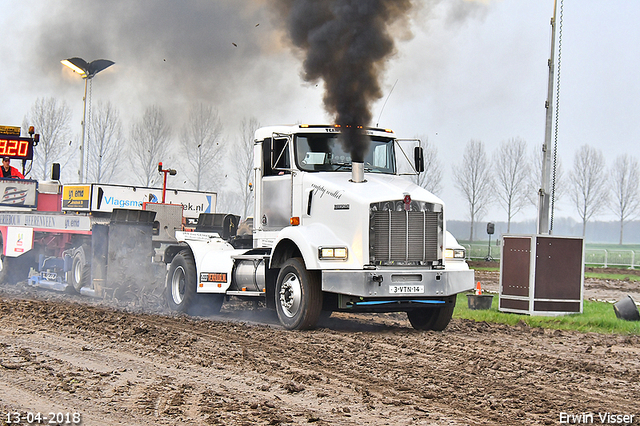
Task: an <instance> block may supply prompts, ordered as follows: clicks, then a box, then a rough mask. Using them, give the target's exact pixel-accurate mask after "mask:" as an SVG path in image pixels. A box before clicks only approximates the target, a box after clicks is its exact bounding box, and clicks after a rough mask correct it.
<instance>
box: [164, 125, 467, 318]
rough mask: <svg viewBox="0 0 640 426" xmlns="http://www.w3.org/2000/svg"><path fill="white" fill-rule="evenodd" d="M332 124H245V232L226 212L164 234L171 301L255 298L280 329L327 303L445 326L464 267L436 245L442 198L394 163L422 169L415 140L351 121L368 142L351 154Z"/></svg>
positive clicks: (185, 307)
mask: <svg viewBox="0 0 640 426" xmlns="http://www.w3.org/2000/svg"><path fill="white" fill-rule="evenodd" d="M344 130H345V129H342V128H340V127H339V126H326V125H295V126H276V127H265V128H261V129H259V130H257V131H256V133H255V141H254V171H255V180H254V182H255V185H254V202H255V203H254V204H255V213H254V224H253V229H252V234H251V235H249V236H245V237H242V236H238V235H235V231H236V229H237V225H238V218H237V217H236V216H232V215H223V214H213V215H200V219H199V220H198V228H196V230H195V232H176V238H177V240H178V243H177V244H173V245H170V246H169V247H168V248H167V249H166V251H165V253H164V260H165V262H167V264H168V273H167V279H166V296H167V302H168V304H169V306H170V307H171V308H172V309H174V310H176V311H180V312H187V313H193V312H201V311H199V309H201V308H205V309H207V310H208V311H209V312H216V311H219V310H220V308H221V306H222V304H223V302H224V300H225V298H228V297H230V296H237V297H241V298H244V299H249V300H251V299H253V300H260V299H262V300H263V301H265V302H266V305H267V307H271V308H275V309H276V311H277V314H278V318H279V320H280V322H281V324H282V325H283V326H284V327H285V328H287V329H308V328H313V327H314V326H315V325H316V323H317V321H318V319H319V318H320V317H321V315H327V314H330V313H331V312H334V311H347V312H406V313H407V316H408V319H409V321H410V322H411V324H412V326H413V327H414V328H416V329H419V330H443V329H444V328H445V327H446V326H447V324H448V323H449V321H450V319H451V315H452V313H453V308H454V306H455V301H456V294H458V293H461V292H464V291H467V290H471V289H473V286H474V272H473V270H470V269H469V268H468V266H467V265H466V262H464V251H463V250H446V248H447V247H446V246H445V238H446V237H445V235H446V227H445V211H444V203H443V202H442V201H441V200H440V199H439V198H438V197H436V196H435V195H433V194H431V193H429V192H428V191H426V190H425V189H423V188H421V187H419V186H418V185H415V184H414V183H412V182H411V180H410V179H408V178H407V177H406V176H403V175H402V173H401V171H402V170H401V169H402V166H401V165H402V163H403V162H404V163H405V164H411V168H413V171H414V172H422V171H423V168H424V165H423V160H422V150H421V148H420V147H417V146H416V147H414V151H413V152H412V153H411V155H410V156H409V155H407V152H406V151H407V150H406V148H404V149H403V142H402V141H401V140H399V139H397V138H396V137H395V136H394V133H393V132H391V131H390V130H385V129H377V128H368V129H362V132H363V133H364V134H365V135H366V137H367V138H368V139H369V149H368V151H367V153H366V155H365V156H364V161H362V162H355V161H354V162H352V161H351V155H350V153H349V150H348V149H346V148H345V147H343V144H342V138H343V136H342V132H343V131H344ZM410 157H411V160H409V158H410ZM445 252H450V253H452V255H453V253H455V257H458V258H457V259H455V261H450V262H447V259H446V256H445ZM452 260H453V259H452Z"/></svg>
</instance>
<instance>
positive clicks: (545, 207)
mask: <svg viewBox="0 0 640 426" xmlns="http://www.w3.org/2000/svg"><path fill="white" fill-rule="evenodd" d="M556 6H557V0H554V2H553V18H551V57H550V58H549V85H548V89H547V101H546V102H545V107H546V109H547V117H546V127H545V134H544V145H543V147H542V185H541V186H540V190H539V191H538V195H539V198H538V229H537V232H538V234H549V233H550V232H549V201H550V198H551V197H550V190H551V125H552V121H553V102H552V101H553V77H554V74H555V67H554V59H555V47H556Z"/></svg>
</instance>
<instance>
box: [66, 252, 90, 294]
mask: <svg viewBox="0 0 640 426" xmlns="http://www.w3.org/2000/svg"><path fill="white" fill-rule="evenodd" d="M90 253H91V249H90V248H89V246H88V245H86V244H83V245H82V246H80V247H78V248H77V249H76V250H75V252H74V253H73V263H72V266H71V271H70V274H69V283H70V284H71V285H72V286H73V288H74V289H75V290H76V291H77V292H78V293H79V292H80V289H81V288H82V287H87V286H89V284H90V281H91V263H90V262H89V254H90Z"/></svg>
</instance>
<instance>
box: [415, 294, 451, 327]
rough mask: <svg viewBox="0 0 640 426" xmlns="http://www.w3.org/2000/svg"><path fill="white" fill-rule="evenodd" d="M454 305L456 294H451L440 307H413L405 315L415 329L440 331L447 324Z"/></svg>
mask: <svg viewBox="0 0 640 426" xmlns="http://www.w3.org/2000/svg"><path fill="white" fill-rule="evenodd" d="M455 307H456V296H451V297H449V298H447V299H446V300H445V304H444V306H442V307H439V308H419V309H414V310H412V311H407V317H408V318H409V322H410V323H411V325H412V326H413V328H415V329H416V330H433V331H442V330H444V329H445V328H447V325H449V321H451V317H452V316H453V308H455Z"/></svg>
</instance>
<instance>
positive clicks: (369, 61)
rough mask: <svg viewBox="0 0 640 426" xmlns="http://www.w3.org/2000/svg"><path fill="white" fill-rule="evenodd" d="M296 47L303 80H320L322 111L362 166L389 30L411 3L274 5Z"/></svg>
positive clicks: (342, 0)
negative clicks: (338, 128)
mask: <svg viewBox="0 0 640 426" xmlns="http://www.w3.org/2000/svg"><path fill="white" fill-rule="evenodd" d="M275 2H276V4H277V6H278V7H279V10H280V12H281V13H282V15H283V16H284V17H285V19H286V25H287V32H288V35H289V37H290V38H291V41H292V43H293V44H294V46H296V47H298V48H300V49H301V50H302V51H303V52H304V56H305V57H304V65H303V70H304V72H303V77H304V79H305V80H306V81H309V82H315V81H318V80H319V79H322V80H323V81H324V86H325V94H324V106H325V109H326V110H327V112H329V113H330V114H334V115H335V121H336V124H339V125H341V126H343V127H346V128H347V131H346V132H345V133H346V134H345V133H343V135H344V139H345V141H344V144H345V150H348V151H350V152H351V158H352V160H354V161H363V160H364V155H365V154H366V152H367V149H368V138H366V137H364V133H363V132H362V131H361V130H360V129H359V128H358V127H359V126H368V125H370V123H371V118H372V113H371V104H372V102H373V101H375V100H377V99H380V98H381V97H382V95H383V94H382V91H381V89H380V81H379V80H380V77H381V75H382V72H383V70H384V65H385V60H386V59H387V58H388V57H389V56H390V55H392V54H393V53H394V52H395V47H394V40H393V37H392V35H391V34H390V26H391V24H393V23H394V22H396V21H397V20H398V19H403V18H405V19H406V17H407V16H406V15H407V13H408V12H409V11H410V10H411V7H412V1H411V0H275Z"/></svg>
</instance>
